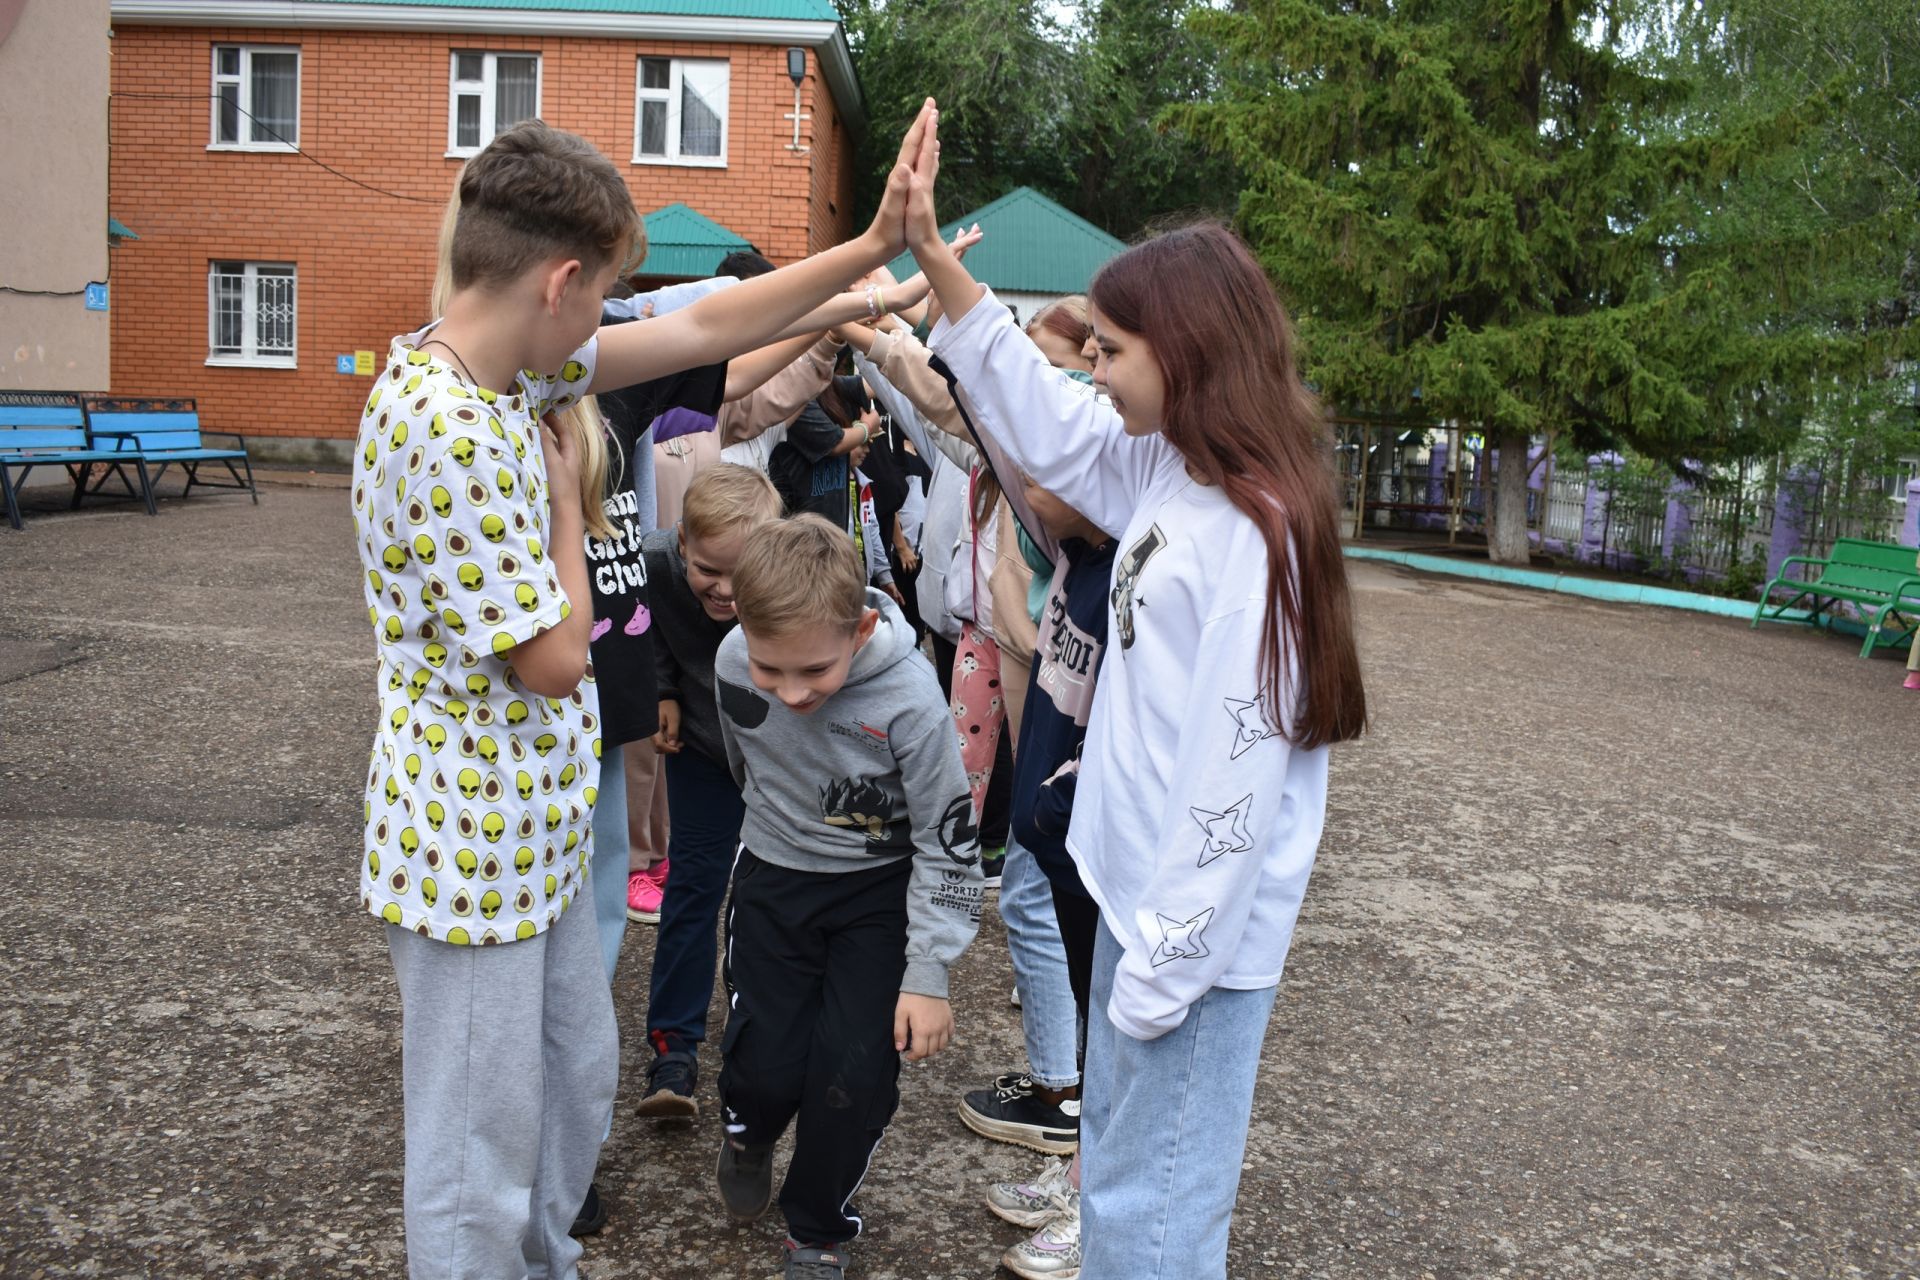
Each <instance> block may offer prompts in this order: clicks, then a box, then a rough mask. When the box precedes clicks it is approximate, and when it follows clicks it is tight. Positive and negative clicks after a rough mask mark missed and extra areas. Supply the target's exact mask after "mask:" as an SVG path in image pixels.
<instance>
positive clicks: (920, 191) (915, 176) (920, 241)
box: [888, 99, 947, 262]
mask: <svg viewBox="0 0 1920 1280" xmlns="http://www.w3.org/2000/svg"><path fill="white" fill-rule="evenodd" d="M929 101H931V99H929ZM929 140H930V141H929V145H926V146H923V147H921V163H919V164H917V165H915V166H914V167H913V169H912V171H911V172H910V173H909V175H908V178H907V247H908V248H909V249H912V250H913V251H914V256H915V257H919V255H920V253H921V252H922V251H923V250H932V251H934V252H937V253H945V252H947V246H946V244H945V243H944V242H943V241H942V240H941V239H940V215H939V214H938V213H937V212H936V211H935V209H934V205H933V186H934V181H935V179H937V178H938V177H939V176H940V140H939V138H938V137H934V136H932V135H929ZM929 153H931V154H929ZM896 172H897V170H896ZM888 186H889V187H891V186H892V179H888ZM922 261H923V262H924V259H922Z"/></svg>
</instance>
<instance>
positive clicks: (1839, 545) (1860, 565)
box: [1820, 538, 1920, 595]
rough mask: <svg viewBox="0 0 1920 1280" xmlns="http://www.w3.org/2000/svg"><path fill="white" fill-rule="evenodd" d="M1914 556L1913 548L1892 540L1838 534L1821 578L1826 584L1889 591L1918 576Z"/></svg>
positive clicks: (1886, 593) (1918, 569) (1883, 592)
mask: <svg viewBox="0 0 1920 1280" xmlns="http://www.w3.org/2000/svg"><path fill="white" fill-rule="evenodd" d="M1915 556H1916V552H1915V550H1914V548H1912V547H1903V546H1901V545H1899V544H1898V543H1895V542H1870V541H1868V540H1867V539H1865V538H1839V539H1836V540H1835V541H1834V544H1833V550H1832V551H1831V552H1829V553H1828V556H1827V567H1826V569H1825V570H1823V571H1822V572H1821V574H1820V581H1821V583H1822V584H1823V585H1826V586H1832V587H1849V588H1852V589H1853V590H1856V591H1873V592H1878V593H1880V594H1882V595H1888V594H1891V593H1892V592H1893V590H1894V588H1895V587H1897V586H1899V585H1900V583H1902V582H1904V581H1906V580H1907V579H1909V578H1920V568H1916V567H1915Z"/></svg>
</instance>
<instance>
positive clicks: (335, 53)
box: [111, 26, 852, 439]
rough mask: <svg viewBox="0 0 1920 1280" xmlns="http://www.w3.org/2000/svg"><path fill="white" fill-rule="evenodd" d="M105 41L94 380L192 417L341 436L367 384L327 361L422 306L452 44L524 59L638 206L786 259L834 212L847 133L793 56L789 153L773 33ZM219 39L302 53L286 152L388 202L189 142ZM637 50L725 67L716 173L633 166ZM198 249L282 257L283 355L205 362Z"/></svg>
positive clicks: (306, 168) (448, 178)
mask: <svg viewBox="0 0 1920 1280" xmlns="http://www.w3.org/2000/svg"><path fill="white" fill-rule="evenodd" d="M115 35H116V38H115V40H114V48H113V90H114V99H113V103H112V112H111V148H112V151H111V186H112V200H111V203H112V210H113V213H114V216H116V217H118V218H119V219H120V220H121V221H122V222H124V223H126V224H127V225H128V226H130V227H132V228H133V229H134V230H135V231H137V232H138V233H139V235H140V239H139V241H138V242H135V243H130V244H127V245H125V246H123V247H122V248H120V249H117V250H115V251H114V257H113V273H114V274H113V312H112V316H113V387H112V389H113V390H114V391H116V392H119V393H121V394H126V395H139V394H153V395H191V396H194V397H196V398H197V399H198V400H199V403H200V412H201V419H202V422H203V423H204V424H205V425H206V426H207V427H208V428H210V429H216V430H229V431H245V432H247V433H248V434H259V435H265V436H286V437H296V438H303V439H310V438H315V437H319V438H335V439H338V438H351V437H352V436H353V434H354V431H355V428H356V426H357V423H358V413H359V408H360V406H361V405H362V404H364V403H365V400H366V395H367V389H368V386H369V383H370V379H368V378H366V377H360V376H346V375H342V374H339V373H336V372H335V371H334V357H335V356H336V355H338V354H342V353H346V352H352V351H357V350H369V349H371V350H373V351H375V352H376V353H378V355H377V359H378V360H381V361H383V360H384V357H385V351H386V345H387V340H388V339H389V338H390V337H391V336H392V335H394V334H396V333H402V332H405V331H407V330H410V329H413V328H417V327H418V326H419V325H421V324H422V323H424V322H425V321H426V320H427V319H428V318H429V317H428V315H427V296H428V290H429V288H430V286H431V283H432V277H433V259H434V239H435V234H436V231H437V228H438V225H439V218H440V211H441V207H442V205H443V204H444V202H445V200H446V197H447V195H448V193H449V192H450V191H451V190H452V187H453V183H454V180H455V177H456V175H457V174H458V172H459V169H460V165H461V161H460V160H459V159H457V158H455V159H450V158H448V157H447V156H446V155H445V151H446V141H447V113H448V97H449V85H448V56H449V52H450V51H451V50H452V49H455V48H459V49H467V50H485V51H497V52H503V53H504V52H537V53H539V54H540V55H541V116H542V118H543V119H545V120H547V121H548V122H549V123H550V124H553V125H555V126H556V127H558V128H563V129H569V130H572V131H573V132H575V133H579V134H581V135H583V136H584V137H586V138H587V139H588V140H590V141H591V142H592V143H593V144H594V145H595V146H597V147H598V148H600V150H601V151H602V152H603V153H604V154H605V155H606V156H607V157H608V158H609V159H611V160H612V161H613V162H614V164H615V165H616V167H618V168H619V169H620V171H621V172H622V173H623V174H624V175H625V176H626V178H627V182H628V186H629V187H630V188H631V189H632V191H633V196H634V203H635V204H636V205H638V206H639V208H640V210H641V211H642V212H647V211H650V210H653V209H657V208H659V207H660V206H662V205H664V204H668V203H671V202H672V201H676V200H680V201H685V202H686V203H687V204H689V205H691V206H693V207H694V208H696V209H698V210H700V212H702V213H704V214H706V215H707V216H708V217H710V218H713V219H714V220H716V221H718V222H720V223H723V224H725V225H726V226H728V227H731V228H732V229H733V230H735V231H737V232H739V233H740V234H741V235H743V236H745V237H747V238H748V239H749V240H751V241H753V243H754V244H756V245H758V246H759V247H760V249H761V250H762V251H763V252H765V253H766V254H767V256H768V257H770V258H772V259H773V260H774V261H775V262H782V263H784V262H789V261H793V260H795V259H797V258H800V257H802V256H804V255H806V254H807V253H810V252H814V251H817V250H819V249H822V248H825V247H827V246H828V245H830V244H833V243H836V242H838V241H839V240H841V239H844V238H845V237H846V235H847V234H848V233H849V230H850V228H851V226H852V208H851V192H852V173H851V169H852V165H851V143H850V141H849V139H848V138H847V136H846V131H845V129H844V127H842V126H841V125H840V124H839V121H838V117H837V114H836V113H835V112H834V109H833V103H832V96H831V93H830V92H829V90H828V89H827V88H826V86H825V85H824V84H823V83H822V82H821V80H820V77H819V75H818V73H817V67H815V66H813V64H812V60H811V59H809V63H810V69H812V70H813V72H814V73H813V74H810V75H809V77H808V81H807V85H806V92H807V94H808V96H809V98H810V103H809V106H808V110H810V111H811V112H812V113H813V119H812V120H811V121H810V122H809V123H808V125H807V132H806V133H805V134H803V138H804V140H805V141H808V142H809V143H811V145H812V150H811V151H808V152H804V153H800V154H798V155H796V154H795V153H794V152H791V151H789V150H788V149H787V144H788V143H789V142H790V141H791V140H792V129H793V125H792V122H791V121H790V120H787V119H783V118H782V117H783V116H785V115H786V114H787V113H789V112H791V111H792V109H793V83H792V81H791V80H789V79H788V78H787V73H786V51H785V49H784V47H781V48H773V47H767V46H758V45H743V44H701V43H685V42H657V41H637V40H614V39H589V38H545V39H543V38H521V37H513V38H507V37H500V36H459V35H453V34H447V33H433V34H420V33H395V32H380V33H377V34H376V33H361V32H345V31H287V30H250V29H241V28H235V29H222V28H207V27H196V28H166V27H142V26H121V27H118V28H116V31H115ZM216 43H248V44H266V45H298V46H299V49H300V80H301V84H300V146H301V149H302V150H303V151H305V152H306V153H307V154H308V155H310V156H312V157H314V158H316V159H319V160H322V161H324V162H326V164H328V165H330V166H332V167H333V168H335V169H337V170H340V171H341V172H342V173H345V174H348V175H351V176H352V177H353V178H356V179H359V180H360V181H361V182H364V183H367V184H369V185H371V186H373V187H379V188H383V189H384V190H385V191H386V192H391V193H394V194H380V193H377V192H374V191H370V190H367V189H365V188H364V187H360V186H356V185H354V184H353V183H352V182H349V181H346V180H344V179H342V178H340V177H336V176H335V175H333V174H331V173H328V172H327V171H326V170H324V169H322V168H320V167H319V166H318V165H316V164H314V163H313V162H312V161H311V160H309V159H306V158H304V157H302V156H299V155H291V154H284V153H279V154H275V153H262V152H234V151H209V150H207V143H208V140H209V136H210V123H209V119H210V107H209V102H208V95H209V94H210V93H211V65H212V46H213V45H214V44H216ZM641 54H648V55H660V56H677V57H715V58H726V59H728V60H729V62H730V63H731V67H730V95H729V103H728V123H727V159H728V162H727V166H726V167H725V168H721V169H713V168H699V167H693V166H678V165H675V166H666V165H652V164H635V163H633V146H634V142H633V128H634V123H633V122H634V75H635V65H636V64H635V59H636V58H637V57H638V56H640V55H641ZM142 95H149V96H142ZM401 196H410V197H414V200H412V201H409V200H406V199H401V198H397V197H401ZM216 259H220V260H224V259H243V260H249V261H262V262H291V263H294V264H295V265H296V267H297V268H298V273H299V274H298V335H297V339H296V343H297V353H298V368H295V369H258V368H231V367H220V366H210V365H208V364H207V363H206V358H207V264H208V263H209V262H210V261H213V260H216Z"/></svg>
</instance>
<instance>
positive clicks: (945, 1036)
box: [893, 991, 953, 1062]
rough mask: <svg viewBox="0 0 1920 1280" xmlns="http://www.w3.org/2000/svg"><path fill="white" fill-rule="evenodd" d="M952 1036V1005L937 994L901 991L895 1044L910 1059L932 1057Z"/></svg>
mask: <svg viewBox="0 0 1920 1280" xmlns="http://www.w3.org/2000/svg"><path fill="white" fill-rule="evenodd" d="M951 1039H953V1006H952V1005H950V1004H948V1003H947V1002H946V1001H945V1000H942V999H940V998H939V997H938V996H917V995H914V994H913V993H912V992H910V991H902V992H901V993H900V1003H899V1004H897V1005H895V1006H894V1008H893V1047H894V1048H895V1049H896V1050H898V1051H899V1052H901V1053H904V1054H906V1055H907V1061H908V1062H919V1061H921V1060H922V1059H924V1058H931V1057H932V1056H933V1055H934V1054H936V1053H938V1052H940V1051H941V1050H942V1049H944V1048H946V1047H947V1041H949V1040H951Z"/></svg>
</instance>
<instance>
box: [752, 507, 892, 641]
mask: <svg viewBox="0 0 1920 1280" xmlns="http://www.w3.org/2000/svg"><path fill="white" fill-rule="evenodd" d="M866 601H867V576H866V574H865V573H864V572H862V571H861V564H860V555H859V552H857V551H855V550H854V546H853V539H852V538H850V537H848V536H847V531H846V530H845V529H838V528H835V527H834V526H833V525H832V524H831V523H830V522H829V521H827V520H825V519H822V518H821V517H820V516H817V515H813V514H811V513H809V514H806V515H799V516H795V517H793V518H792V519H790V520H774V521H771V522H769V523H767V524H763V525H761V526H760V527H759V528H757V529H755V530H754V531H753V532H752V533H750V534H748V535H747V544H746V546H745V547H743V548H742V549H741V551H740V563H739V564H737V565H735V566H734V569H733V607H734V609H735V611H736V612H737V613H738V614H739V617H740V627H741V629H742V630H743V631H747V632H750V633H752V634H755V635H762V636H791V635H794V634H796V633H798V632H801V631H805V630H808V629H810V628H813V627H833V628H836V629H839V630H844V631H852V630H853V629H854V628H855V627H857V626H859V625H860V619H861V617H862V615H863V612H864V611H865V609H866Z"/></svg>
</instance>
